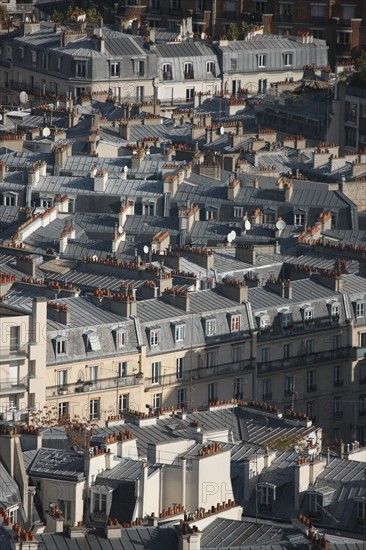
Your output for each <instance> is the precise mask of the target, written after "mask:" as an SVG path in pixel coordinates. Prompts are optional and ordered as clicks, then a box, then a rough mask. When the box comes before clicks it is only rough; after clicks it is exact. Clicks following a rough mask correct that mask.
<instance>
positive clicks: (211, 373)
mask: <svg viewBox="0 0 366 550" xmlns="http://www.w3.org/2000/svg"><path fill="white" fill-rule="evenodd" d="M251 368H253V362H252V360H251V359H247V360H243V361H236V362H235V363H222V364H220V365H214V366H212V367H206V366H202V367H199V368H197V369H190V370H187V371H183V373H179V374H182V376H179V377H177V375H176V373H169V374H166V373H165V372H164V366H162V367H161V370H162V372H163V374H161V375H160V376H158V377H154V378H152V377H151V376H150V377H146V378H145V384H146V385H147V386H155V385H157V386H158V385H169V384H174V383H175V382H180V383H181V382H182V381H183V382H193V381H194V380H204V379H207V378H214V377H215V376H225V375H227V374H233V375H235V374H239V373H240V372H243V371H245V370H248V369H251ZM169 370H171V369H170V368H169ZM153 379H154V380H157V382H155V381H154V382H153Z"/></svg>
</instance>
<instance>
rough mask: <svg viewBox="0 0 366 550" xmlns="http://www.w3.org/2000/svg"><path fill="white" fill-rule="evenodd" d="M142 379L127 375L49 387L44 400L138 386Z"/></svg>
mask: <svg viewBox="0 0 366 550" xmlns="http://www.w3.org/2000/svg"><path fill="white" fill-rule="evenodd" d="M142 383H143V378H142V377H139V376H138V375H134V374H132V375H129V376H121V377H113V378H103V379H98V380H95V381H85V382H76V383H72V384H64V385H62V386H61V387H60V386H50V387H48V388H47V389H46V399H50V398H52V397H58V396H59V395H73V394H74V393H91V392H95V391H103V390H113V389H116V390H118V389H120V388H125V387H128V386H138V385H140V384H142Z"/></svg>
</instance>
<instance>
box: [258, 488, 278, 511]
mask: <svg viewBox="0 0 366 550" xmlns="http://www.w3.org/2000/svg"><path fill="white" fill-rule="evenodd" d="M259 489H260V495H261V507H262V510H263V509H264V510H267V511H270V510H272V503H273V502H274V501H275V500H276V488H275V487H274V486H268V485H266V486H260V487H259Z"/></svg>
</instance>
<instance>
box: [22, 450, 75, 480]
mask: <svg viewBox="0 0 366 550" xmlns="http://www.w3.org/2000/svg"><path fill="white" fill-rule="evenodd" d="M84 465H85V457H84V453H76V452H71V451H59V450H55V449H40V450H39V451H38V454H37V456H36V458H35V459H34V461H33V462H32V464H31V465H30V468H29V475H30V476H31V477H32V476H34V477H46V478H53V479H62V478H64V479H68V480H74V481H81V480H82V479H84Z"/></svg>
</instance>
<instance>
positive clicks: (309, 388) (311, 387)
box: [306, 370, 316, 392]
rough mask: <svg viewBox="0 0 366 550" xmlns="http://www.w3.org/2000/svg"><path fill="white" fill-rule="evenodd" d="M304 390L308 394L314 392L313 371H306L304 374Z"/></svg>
mask: <svg viewBox="0 0 366 550" xmlns="http://www.w3.org/2000/svg"><path fill="white" fill-rule="evenodd" d="M306 390H307V391H308V392H312V391H315V390H316V384H315V371H314V370H308V371H307V373H306Z"/></svg>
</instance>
